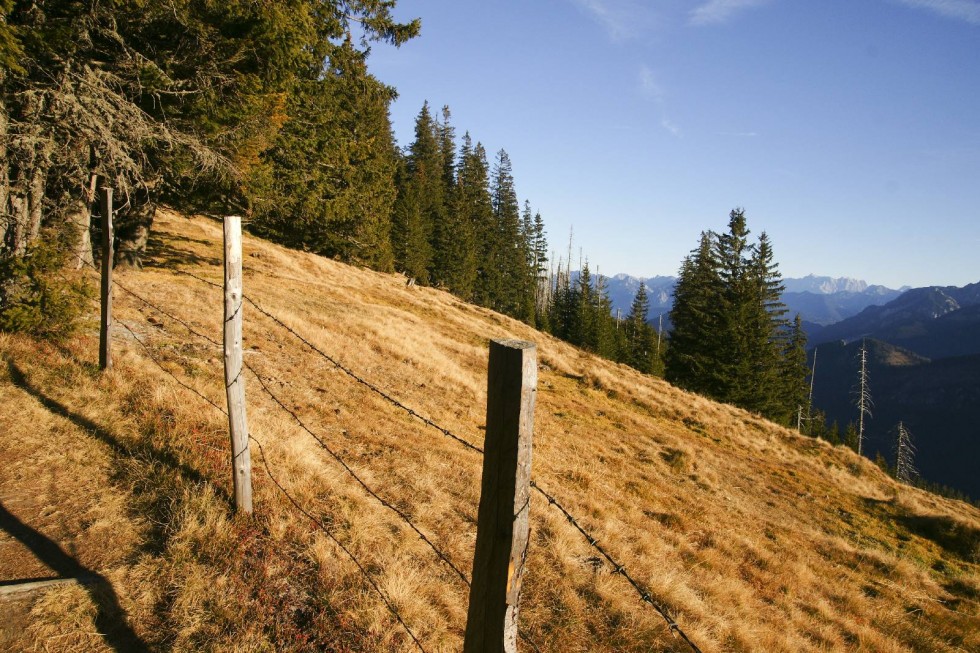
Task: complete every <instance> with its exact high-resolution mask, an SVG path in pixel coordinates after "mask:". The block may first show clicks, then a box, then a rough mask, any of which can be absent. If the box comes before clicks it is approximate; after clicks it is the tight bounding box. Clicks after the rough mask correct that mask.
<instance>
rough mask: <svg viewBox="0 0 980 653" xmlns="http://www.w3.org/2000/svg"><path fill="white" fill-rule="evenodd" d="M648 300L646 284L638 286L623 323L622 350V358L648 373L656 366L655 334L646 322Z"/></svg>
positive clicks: (648, 309) (648, 308)
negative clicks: (623, 340)
mask: <svg viewBox="0 0 980 653" xmlns="http://www.w3.org/2000/svg"><path fill="white" fill-rule="evenodd" d="M649 311H650V300H649V299H648V298H647V289H646V284H644V283H642V282H641V283H640V287H639V288H638V289H637V291H636V296H635V297H633V304H632V305H631V306H630V312H629V314H628V315H627V316H626V321H625V322H624V323H623V333H624V339H625V342H624V350H623V355H622V360H623V362H624V363H626V364H627V365H630V366H631V367H635V368H636V369H638V370H640V371H641V372H645V373H647V374H650V373H652V372H653V371H654V369H655V368H656V367H657V358H658V356H657V350H656V345H657V334H656V333H655V332H654V330H653V328H652V327H651V326H650V325H649V324H648V323H647V314H648V313H649Z"/></svg>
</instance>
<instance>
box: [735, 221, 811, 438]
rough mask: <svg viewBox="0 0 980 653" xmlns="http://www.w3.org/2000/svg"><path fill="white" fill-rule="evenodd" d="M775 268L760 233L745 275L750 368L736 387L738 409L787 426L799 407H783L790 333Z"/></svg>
mask: <svg viewBox="0 0 980 653" xmlns="http://www.w3.org/2000/svg"><path fill="white" fill-rule="evenodd" d="M778 267H779V266H778V264H777V263H775V261H774V260H773V251H772V245H771V243H770V241H769V237H768V235H767V234H766V233H765V232H762V234H760V236H759V240H758V242H757V243H756V245H755V247H754V248H752V255H751V258H750V260H749V267H748V274H747V285H748V286H749V294H748V297H749V299H747V302H748V305H747V306H746V307H745V309H744V311H743V315H745V316H746V317H745V319H747V320H748V324H747V327H746V332H745V334H746V343H745V345H746V346H745V352H744V355H745V356H746V357H747V358H748V362H749V365H748V366H746V367H745V368H744V373H745V374H746V377H745V378H743V379H741V380H740V383H739V385H740V386H742V387H741V389H740V394H741V396H742V397H743V399H742V401H741V402H740V403H739V405H741V406H742V407H744V408H747V409H749V410H752V411H755V412H758V413H761V414H763V415H766V416H767V417H769V418H771V419H774V420H776V421H779V422H781V423H783V424H789V422H790V419H791V416H793V415H796V411H797V407H798V404H796V403H793V404H792V405H790V404H787V403H786V402H787V392H788V391H789V389H788V388H787V387H786V382H787V381H788V379H787V378H786V377H785V376H784V372H785V373H786V374H788V373H789V372H788V369H787V368H786V367H785V355H786V353H787V346H788V339H789V337H790V332H789V328H788V326H789V325H788V323H787V321H786V319H785V317H784V316H785V314H786V306H785V304H783V302H782V299H781V297H782V294H783V284H782V278H781V275H780V273H779V270H778ZM800 335H802V330H801V331H800ZM804 338H805V336H804ZM804 343H805V340H804Z"/></svg>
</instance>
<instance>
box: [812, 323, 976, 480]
mask: <svg viewBox="0 0 980 653" xmlns="http://www.w3.org/2000/svg"><path fill="white" fill-rule="evenodd" d="M864 342H865V343H866V344H867V347H868V352H869V356H868V374H869V385H870V393H871V398H872V401H873V406H872V409H871V418H870V419H869V420H867V422H866V424H865V426H866V433H865V438H866V440H865V445H864V455H866V456H867V457H869V458H871V459H875V458H876V457H877V456H878V455H881V456H883V457H884V459H885V460H887V461H888V462H889V464H890V465H894V464H895V441H896V440H895V438H896V427H897V425H898V423H899V422H900V421H901V422H902V423H903V424H905V426H906V427H907V428H908V429H909V431H910V432H911V433H912V436H913V438H914V444H915V447H916V450H917V451H916V454H915V464H916V467H917V469H918V471H919V472H920V474H921V476H922V478H923V480H924V481H927V482H930V483H933V484H938V485H944V486H947V487H949V488H953V489H954V490H958V491H959V492H963V493H965V494H966V495H968V496H970V497H972V498H974V499H977V498H978V497H980V478H978V477H977V473H976V472H977V469H976V461H977V460H980V428H978V426H977V420H976V407H977V406H978V405H980V355H978V354H973V355H970V356H957V357H949V358H943V359H939V360H929V359H927V358H924V357H922V356H919V355H917V354H916V353H913V352H910V351H907V350H904V349H901V348H899V347H896V346H895V345H892V344H890V343H887V342H883V341H880V340H875V339H867V340H865V341H864ZM860 347H861V341H855V342H852V343H849V344H844V343H843V342H840V341H838V342H831V343H823V344H821V345H819V346H818V347H817V348H816V357H817V361H816V374H815V376H814V383H813V406H814V408H815V409H817V410H819V411H821V412H822V413H823V414H825V415H826V418H827V420H828V421H829V422H836V423H837V424H838V425H840V426H841V427H843V426H844V425H846V424H848V423H849V422H856V421H857V417H858V415H857V409H856V408H855V405H854V388H855V384H856V382H857V373H858V365H859V364H858V350H859V349H860ZM812 357H813V352H811V361H812Z"/></svg>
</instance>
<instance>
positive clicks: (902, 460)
mask: <svg viewBox="0 0 980 653" xmlns="http://www.w3.org/2000/svg"><path fill="white" fill-rule="evenodd" d="M896 431H897V433H896V439H895V478H896V479H898V481H899V482H901V483H905V484H906V485H910V484H911V483H912V480H913V479H915V477H916V476H918V475H919V472H918V471H916V469H915V446H914V445H913V444H912V434H911V433H909V430H908V429H907V428H905V424H904V423H902V422H899V423H898V426H897V427H896Z"/></svg>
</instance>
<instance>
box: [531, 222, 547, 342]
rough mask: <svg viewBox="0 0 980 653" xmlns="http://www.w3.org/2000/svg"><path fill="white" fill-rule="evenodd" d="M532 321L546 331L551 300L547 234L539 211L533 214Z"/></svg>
mask: <svg viewBox="0 0 980 653" xmlns="http://www.w3.org/2000/svg"><path fill="white" fill-rule="evenodd" d="M533 233H534V236H533V238H534V240H533V246H532V251H533V254H534V263H533V271H534V322H535V324H536V325H537V327H538V328H539V329H542V330H544V331H548V330H549V329H550V326H549V322H548V315H549V311H548V303H549V301H550V300H551V293H550V289H551V284H550V280H549V279H548V236H547V234H546V233H545V228H544V218H542V217H541V213H535V214H534V231H533Z"/></svg>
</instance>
